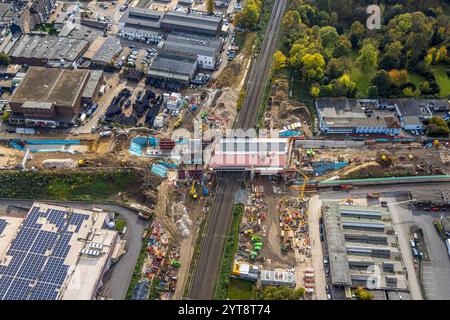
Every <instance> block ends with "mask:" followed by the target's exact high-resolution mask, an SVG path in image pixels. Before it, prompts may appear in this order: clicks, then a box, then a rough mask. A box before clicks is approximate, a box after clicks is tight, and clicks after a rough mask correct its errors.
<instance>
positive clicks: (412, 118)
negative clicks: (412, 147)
mask: <svg viewBox="0 0 450 320" xmlns="http://www.w3.org/2000/svg"><path fill="white" fill-rule="evenodd" d="M395 110H396V114H397V116H398V118H399V119H400V122H401V124H402V128H403V129H405V130H422V129H423V123H422V121H423V120H424V119H430V118H431V116H432V113H431V111H430V109H429V108H428V106H426V105H419V103H418V101H417V100H416V99H396V100H395Z"/></svg>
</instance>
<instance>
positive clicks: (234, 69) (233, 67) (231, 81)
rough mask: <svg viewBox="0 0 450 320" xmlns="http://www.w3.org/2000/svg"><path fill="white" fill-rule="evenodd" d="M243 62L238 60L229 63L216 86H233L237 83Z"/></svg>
mask: <svg viewBox="0 0 450 320" xmlns="http://www.w3.org/2000/svg"><path fill="white" fill-rule="evenodd" d="M242 66H243V65H242V63H240V62H238V61H237V60H235V61H233V62H231V63H229V64H228V66H226V67H225V69H224V70H223V71H222V73H221V74H220V76H219V78H217V80H216V81H215V83H214V87H216V88H224V87H232V86H234V85H236V84H237V83H236V82H237V81H236V80H237V78H238V76H239V74H240V73H241V70H242Z"/></svg>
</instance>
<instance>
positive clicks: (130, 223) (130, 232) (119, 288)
mask: <svg viewBox="0 0 450 320" xmlns="http://www.w3.org/2000/svg"><path fill="white" fill-rule="evenodd" d="M42 202H46V203H53V204H56V205H58V204H61V203H63V204H65V205H72V206H73V207H75V208H80V209H92V208H94V207H96V208H102V209H105V210H109V211H112V212H116V213H119V214H121V215H122V216H123V217H124V218H125V219H126V220H127V232H126V233H125V236H124V239H125V240H126V241H127V246H126V250H127V252H126V253H125V255H124V256H122V257H121V258H120V260H119V261H118V262H117V263H116V264H114V265H113V267H112V269H110V271H108V276H107V277H106V278H105V279H104V280H103V283H104V284H103V287H101V288H100V293H101V295H102V296H104V297H107V298H110V299H115V300H123V299H125V296H126V293H127V290H128V286H129V284H130V281H131V277H132V275H133V270H134V266H135V264H136V261H137V258H138V256H139V252H140V250H141V247H142V234H143V233H144V230H145V227H146V226H147V223H148V222H147V221H145V220H142V219H140V218H138V216H137V214H136V213H135V212H134V211H132V210H130V209H127V208H124V207H122V206H118V205H108V204H97V203H93V202H83V203H81V202H72V201H61V202H60V201H42ZM32 203H33V201H31V200H16V199H14V200H5V199H0V205H14V206H22V207H31V205H32Z"/></svg>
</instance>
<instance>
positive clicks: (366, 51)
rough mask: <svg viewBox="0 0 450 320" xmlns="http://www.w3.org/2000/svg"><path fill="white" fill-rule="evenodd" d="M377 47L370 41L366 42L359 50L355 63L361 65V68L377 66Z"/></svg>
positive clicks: (374, 67)
mask: <svg viewBox="0 0 450 320" xmlns="http://www.w3.org/2000/svg"><path fill="white" fill-rule="evenodd" d="M378 53H379V52H378V49H376V48H375V46H374V45H373V44H372V43H371V42H367V43H366V44H365V45H364V46H363V47H362V48H361V50H359V56H358V58H357V59H356V63H357V64H358V65H360V66H361V68H362V69H363V70H366V69H369V68H373V69H376V68H377V66H378Z"/></svg>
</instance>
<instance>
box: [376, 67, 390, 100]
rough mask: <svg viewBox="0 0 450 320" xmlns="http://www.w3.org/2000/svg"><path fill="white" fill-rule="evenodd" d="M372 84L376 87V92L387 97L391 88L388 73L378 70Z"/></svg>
mask: <svg viewBox="0 0 450 320" xmlns="http://www.w3.org/2000/svg"><path fill="white" fill-rule="evenodd" d="M372 85H374V86H376V87H377V89H378V94H379V95H380V96H381V97H383V98H387V97H389V91H390V90H391V86H392V82H391V77H390V76H389V73H388V72H387V71H386V70H379V71H377V72H376V73H375V76H374V77H373V79H372Z"/></svg>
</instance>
